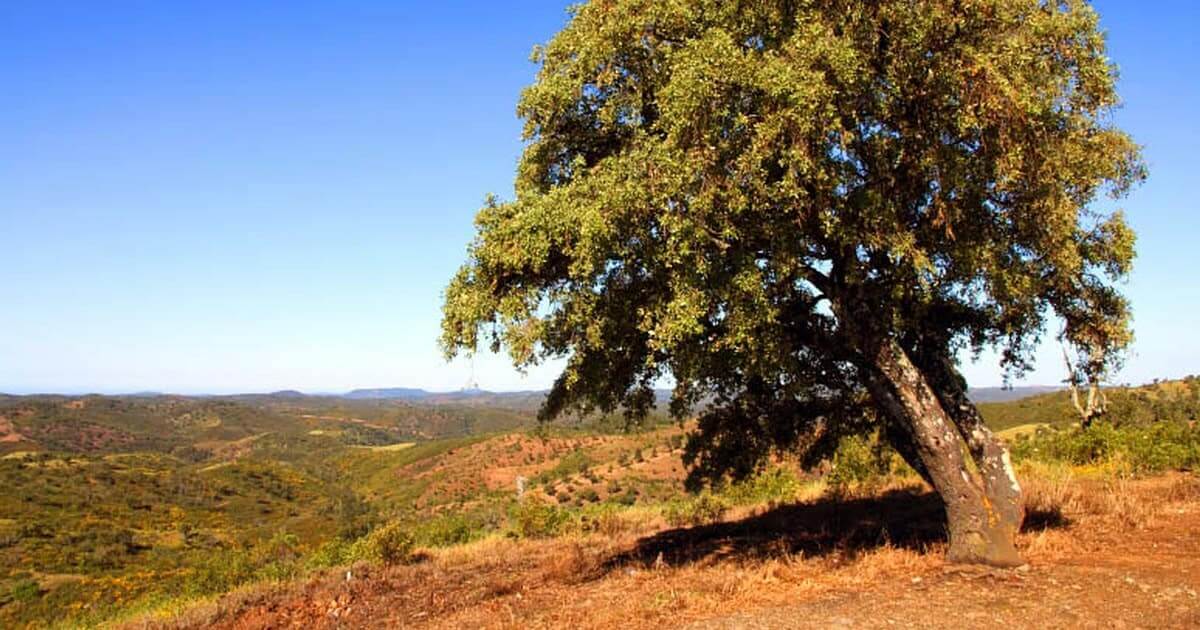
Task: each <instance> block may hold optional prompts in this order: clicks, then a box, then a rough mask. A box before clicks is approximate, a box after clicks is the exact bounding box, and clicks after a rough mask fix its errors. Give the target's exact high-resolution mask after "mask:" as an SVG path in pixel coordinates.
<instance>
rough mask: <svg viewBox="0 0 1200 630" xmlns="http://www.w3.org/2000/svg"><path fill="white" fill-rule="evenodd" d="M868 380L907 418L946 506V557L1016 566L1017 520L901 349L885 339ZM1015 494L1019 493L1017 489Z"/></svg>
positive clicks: (877, 395)
mask: <svg viewBox="0 0 1200 630" xmlns="http://www.w3.org/2000/svg"><path fill="white" fill-rule="evenodd" d="M870 359H871V369H869V370H868V371H869V372H872V374H869V375H868V378H867V379H866V381H867V385H868V387H869V388H870V390H871V394H872V397H873V398H874V399H875V401H876V402H877V403H878V404H879V405H880V406H882V407H884V409H885V410H886V411H887V413H888V414H889V415H891V416H893V417H894V418H903V419H906V420H907V423H908V429H909V433H910V434H911V437H912V440H913V443H914V444H915V446H916V451H917V455H918V457H919V458H920V460H921V462H922V463H923V464H924V468H925V471H926V473H927V474H928V476H929V478H930V480H931V481H932V482H933V487H934V489H935V490H936V491H937V493H938V494H939V495H940V496H941V497H942V501H943V503H944V504H945V507H946V521H947V526H948V527H947V528H948V530H949V535H950V550H949V553H948V554H947V559H948V560H949V561H950V562H955V563H966V564H988V565H992V566H1005V567H1007V566H1018V565H1020V564H1022V560H1021V557H1020V555H1019V554H1018V553H1017V549H1016V543H1015V536H1016V532H1017V528H1019V527H1020V521H1019V520H1017V521H1015V524H1014V520H1013V515H1014V512H1013V510H1012V509H1010V508H1009V507H1004V508H1001V507H1000V506H997V505H994V504H993V501H992V500H991V499H990V497H989V496H988V495H987V493H986V492H985V488H984V484H983V482H981V481H980V479H979V474H978V473H976V472H975V471H973V470H972V469H971V468H970V467H969V466H968V465H967V460H966V458H965V457H964V452H963V451H964V449H963V446H964V444H963V438H962V437H961V436H960V434H959V428H958V425H957V423H956V422H955V419H954V418H953V417H952V416H951V415H950V414H948V413H947V411H946V410H945V408H944V407H943V406H942V403H941V401H940V400H939V396H938V394H937V393H936V392H935V391H934V390H933V388H932V387H931V386H930V383H929V381H928V380H927V379H926V377H925V375H924V374H923V373H922V372H921V370H919V369H918V368H917V367H916V366H915V365H913V363H912V361H911V360H910V359H909V357H908V355H907V354H906V353H905V352H904V350H903V349H902V348H901V347H900V346H899V345H898V344H897V343H895V342H894V341H890V340H888V341H884V342H883V343H881V344H879V345H878V346H877V347H876V348H875V350H874V352H872V353H871V356H870ZM1018 497H1019V492H1018Z"/></svg>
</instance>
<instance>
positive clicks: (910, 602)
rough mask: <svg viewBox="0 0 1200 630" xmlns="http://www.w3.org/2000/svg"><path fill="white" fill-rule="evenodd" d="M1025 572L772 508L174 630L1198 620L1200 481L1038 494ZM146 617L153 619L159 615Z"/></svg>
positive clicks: (910, 507)
mask: <svg viewBox="0 0 1200 630" xmlns="http://www.w3.org/2000/svg"><path fill="white" fill-rule="evenodd" d="M1027 494H1029V495H1030V498H1029V503H1030V506H1031V513H1030V517H1029V519H1028V520H1027V523H1026V530H1025V532H1023V533H1022V535H1021V537H1020V541H1019V543H1020V546H1021V549H1022V552H1023V554H1024V555H1025V557H1026V559H1027V560H1028V561H1029V565H1028V566H1026V567H1022V568H1020V569H1016V570H1007V571H998V570H989V569H982V568H959V567H951V566H947V565H945V564H944V563H943V561H942V559H941V556H942V552H943V551H944V545H945V541H944V537H943V534H942V528H941V521H940V519H941V513H940V507H939V506H938V504H937V501H936V499H934V498H933V497H932V496H930V495H928V494H925V493H923V492H921V491H919V490H916V489H912V488H906V489H893V490H891V491H889V492H885V493H880V494H878V495H875V496H870V497H867V498H859V499H853V500H845V499H843V500H837V501H834V500H821V501H816V502H813V503H807V504H801V505H797V506H786V507H777V508H773V509H766V508H763V509H762V510H761V511H759V512H756V513H749V514H740V515H733V516H732V517H731V518H729V519H728V520H727V521H726V522H722V523H717V524H713V525H709V526H705V527H698V528H692V529H685V530H667V529H663V528H661V527H659V528H658V529H655V528H654V527H650V528H649V529H646V526H643V529H642V530H640V531H623V532H621V531H618V532H614V533H610V534H609V535H608V536H590V537H585V538H576V539H556V540H551V541H541V542H538V541H532V542H530V541H506V540H494V541H487V542H484V543H479V544H476V545H470V546H467V547H464V548H459V549H452V550H444V551H438V552H434V553H432V554H431V555H430V556H428V557H427V558H426V559H424V561H422V562H418V563H416V564H414V565H410V566H403V567H395V568H389V569H382V568H371V567H358V568H355V569H353V570H352V574H351V575H350V579H349V580H347V576H346V575H345V573H344V571H339V572H337V573H336V574H328V575H325V576H322V577H320V578H318V579H314V580H312V581H309V582H307V583H304V584H300V585H293V586H288V587H279V588H275V589H267V590H259V591H252V592H243V593H240V594H236V595H232V596H228V597H226V598H225V599H223V600H221V601H219V602H217V603H216V604H212V605H209V606H207V607H202V608H198V609H194V610H192V611H189V612H188V613H186V614H184V615H182V616H181V617H179V618H177V619H175V620H173V621H172V622H171V623H169V624H166V625H167V626H169V627H196V628H199V627H217V628H229V629H239V630H240V629H252V628H253V629H257V628H359V627H369V628H397V627H403V628H443V627H446V628H478V627H494V628H562V627H571V628H608V627H621V628H676V627H685V628H705V629H707V628H808V627H814V628H829V627H854V628H911V627H920V628H928V627H935V628H941V627H945V628H951V627H953V628H974V627H989V628H995V627H1020V628H1026V627H1032V628H1063V627H1067V628H1075V627H1079V628H1092V627H1094V628H1189V627H1200V598H1198V592H1200V478H1197V477H1196V476H1194V475H1188V474H1175V475H1170V476H1164V477H1158V478H1154V479H1145V480H1139V481H1122V482H1119V483H1117V482H1111V481H1110V482H1077V481H1060V482H1054V483H1039V484H1034V485H1033V486H1032V487H1030V488H1028V493H1027ZM142 625H150V626H161V625H162V624H161V623H151V624H145V623H143V624H142Z"/></svg>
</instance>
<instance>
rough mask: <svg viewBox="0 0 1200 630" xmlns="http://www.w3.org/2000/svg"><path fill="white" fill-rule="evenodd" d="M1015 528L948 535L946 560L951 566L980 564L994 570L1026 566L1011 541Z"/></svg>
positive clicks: (988, 527)
mask: <svg viewBox="0 0 1200 630" xmlns="http://www.w3.org/2000/svg"><path fill="white" fill-rule="evenodd" d="M1016 530H1017V528H1016V527H1013V526H1006V525H1000V524H996V525H992V526H987V527H982V528H973V529H970V530H966V531H961V532H954V531H951V533H950V550H949V551H948V552H947V553H946V561H947V562H949V563H951V564H983V565H987V566H991V567H997V568H1004V569H1008V568H1013V567H1019V566H1021V565H1023V564H1025V561H1024V560H1022V559H1021V554H1020V553H1019V552H1018V551H1017V547H1016V545H1015V544H1014V542H1013V540H1014V539H1015V537H1016V533H1017V532H1016Z"/></svg>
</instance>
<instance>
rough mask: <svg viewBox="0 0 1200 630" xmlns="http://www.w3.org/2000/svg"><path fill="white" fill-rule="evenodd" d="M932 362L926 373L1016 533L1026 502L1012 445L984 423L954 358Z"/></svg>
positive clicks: (988, 491)
mask: <svg viewBox="0 0 1200 630" xmlns="http://www.w3.org/2000/svg"><path fill="white" fill-rule="evenodd" d="M932 363H933V364H932V365H930V366H929V368H928V370H927V371H926V374H928V375H929V378H930V380H931V381H933V383H934V387H933V389H934V391H935V392H937V395H938V400H939V401H940V402H941V404H942V408H943V409H945V410H946V412H947V413H949V414H950V417H951V418H952V419H953V420H954V424H955V425H957V426H958V432H959V433H960V434H961V435H962V436H963V439H964V440H965V441H966V443H967V448H968V449H969V450H970V452H971V458H972V459H974V460H975V466H976V467H977V468H978V469H979V474H980V475H981V476H982V477H983V491H984V493H986V494H987V498H988V503H989V505H991V506H992V508H993V509H995V510H996V512H997V513H998V515H999V517H1000V522H1001V523H1003V524H1004V525H1005V526H1008V527H1011V528H1013V534H1014V535H1015V534H1016V532H1017V531H1018V530H1020V528H1021V524H1022V523H1024V522H1025V502H1024V500H1023V498H1022V497H1021V484H1020V483H1019V482H1018V481H1017V475H1016V473H1015V472H1014V471H1013V467H1012V460H1011V459H1010V458H1009V455H1008V447H1006V446H1005V445H1004V443H1003V442H1001V441H1000V439H999V438H997V437H996V434H995V433H992V430H991V429H989V428H988V427H987V425H986V424H984V422H983V416H981V415H980V414H979V409H978V408H977V407H976V406H975V403H973V402H971V400H970V399H969V398H967V390H966V387H965V386H964V382H963V379H962V376H961V375H959V373H958V369H957V368H956V367H955V366H954V364H953V362H952V361H951V360H950V358H949V357H947V356H941V357H939V358H938V359H937V360H936V361H934V362H932Z"/></svg>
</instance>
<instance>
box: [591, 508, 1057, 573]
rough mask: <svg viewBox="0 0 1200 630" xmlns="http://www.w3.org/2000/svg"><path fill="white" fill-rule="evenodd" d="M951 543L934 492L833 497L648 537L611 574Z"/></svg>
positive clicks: (1029, 522)
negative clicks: (634, 567) (659, 565)
mask: <svg viewBox="0 0 1200 630" xmlns="http://www.w3.org/2000/svg"><path fill="white" fill-rule="evenodd" d="M1069 525H1070V521H1069V520H1068V519H1067V518H1066V517H1065V516H1063V514H1062V513H1061V512H1058V511H1057V510H1046V511H1038V512H1033V513H1030V514H1029V515H1028V517H1027V518H1026V520H1025V525H1024V527H1023V528H1022V529H1023V531H1040V530H1045V529H1057V528H1063V527H1067V526H1069ZM945 541H946V526H945V512H944V509H943V507H942V502H941V499H940V498H939V497H938V496H937V495H936V494H933V493H930V492H919V491H916V490H892V491H890V492H887V493H885V494H882V495H880V496H876V497H870V498H862V499H842V498H832V497H831V498H826V499H822V500H820V501H816V502H813V503H802V504H798V505H787V506H781V507H777V508H774V509H772V510H770V511H768V512H765V513H763V514H760V515H757V516H752V517H750V518H746V519H743V520H740V521H734V522H727V523H715V524H712V525H705V526H700V527H692V528H687V529H673V530H668V531H664V532H660V533H658V534H655V535H653V536H649V537H646V538H643V539H641V540H639V541H638V543H637V545H636V546H635V547H634V548H633V549H631V550H630V551H628V552H626V553H623V554H620V555H618V556H616V557H614V558H612V559H611V560H610V561H609V562H608V563H607V564H608V567H609V568H613V567H616V566H621V565H626V564H631V563H632V564H639V563H640V564H650V563H654V562H657V561H658V559H659V558H660V557H661V558H662V560H663V562H666V563H667V564H669V565H671V566H679V565H683V564H690V563H695V562H702V561H706V562H707V561H717V560H725V559H734V560H751V559H766V558H771V557H778V556H781V555H784V554H803V555H804V556H805V557H810V558H812V557H824V556H831V555H837V556H839V557H851V558H852V557H854V556H856V555H858V554H860V553H863V552H865V551H870V550H872V549H876V548H879V547H883V546H886V545H891V546H893V547H900V548H905V549H917V550H924V549H927V548H928V547H929V546H930V545H935V544H939V543H944V542H945Z"/></svg>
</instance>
